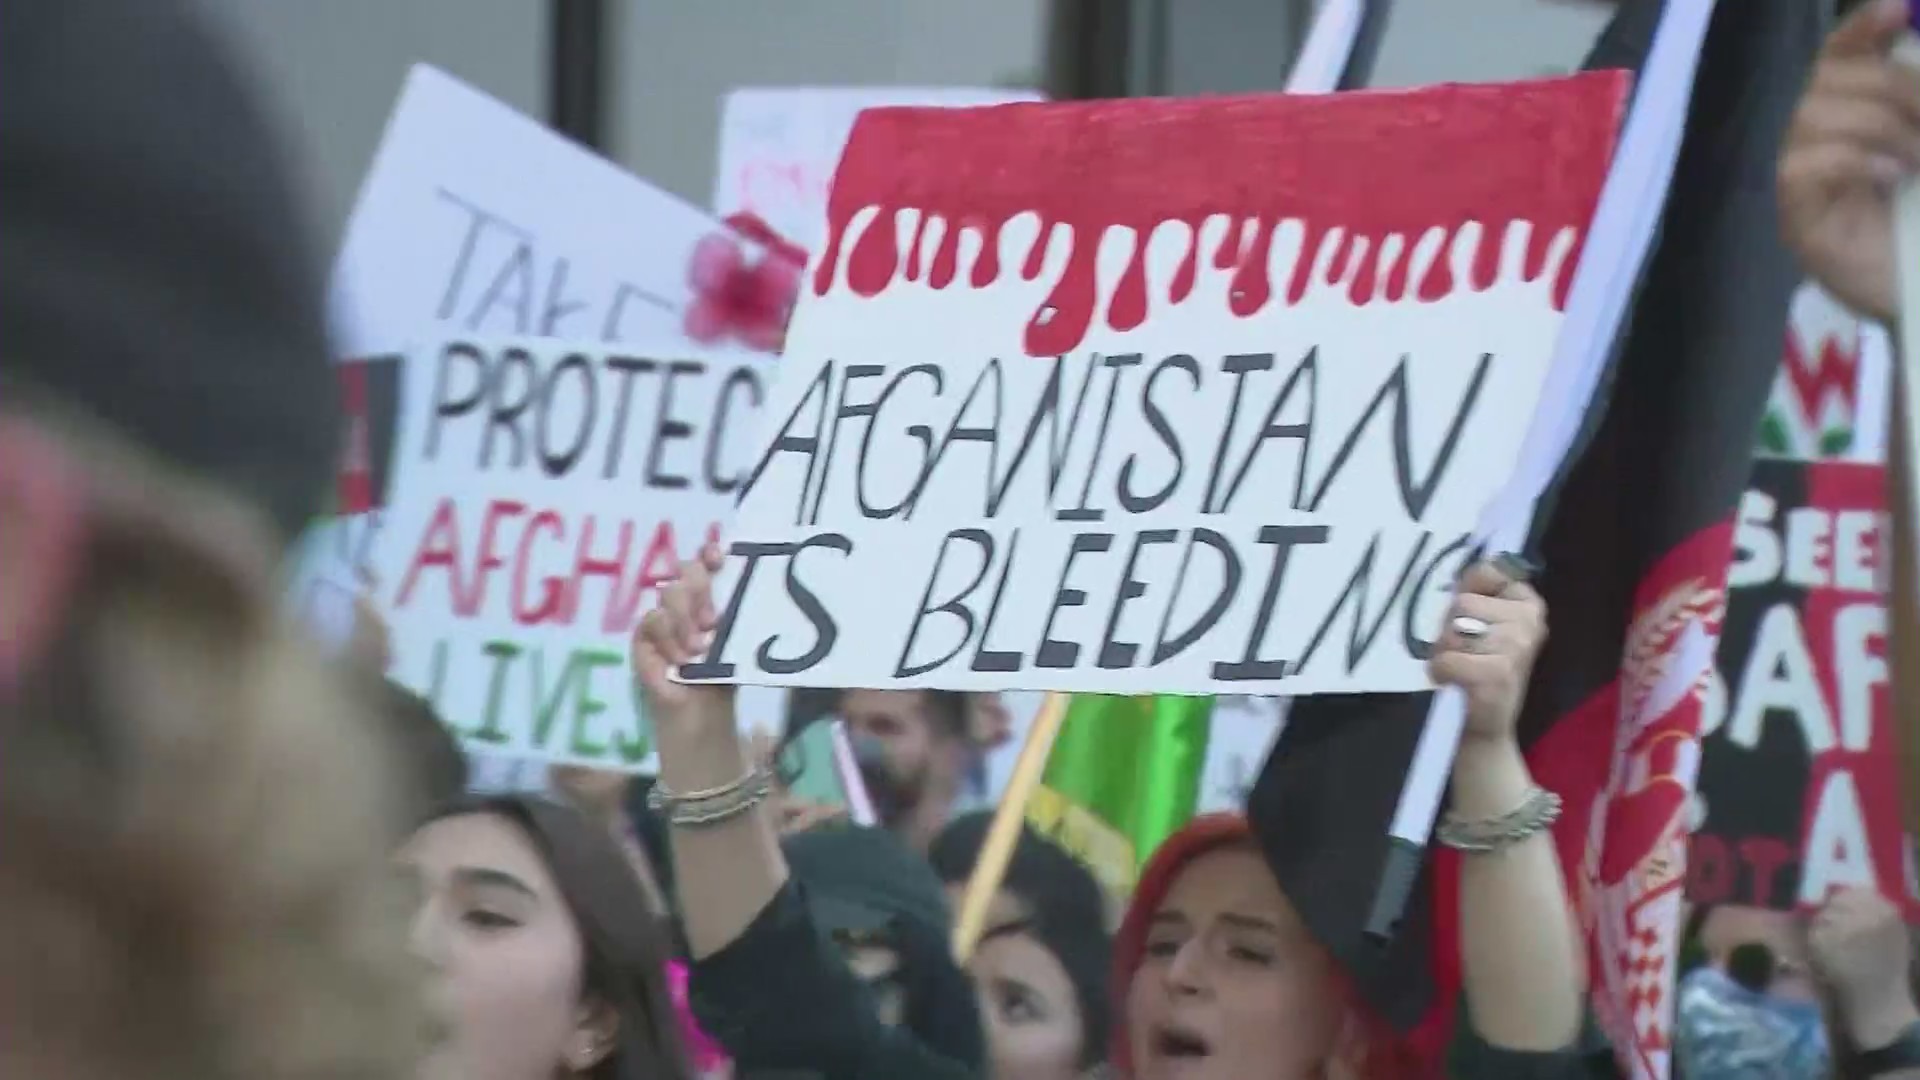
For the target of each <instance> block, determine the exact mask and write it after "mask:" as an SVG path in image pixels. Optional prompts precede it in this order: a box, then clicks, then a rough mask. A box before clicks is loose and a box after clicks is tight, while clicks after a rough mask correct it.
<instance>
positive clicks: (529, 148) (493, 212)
mask: <svg viewBox="0 0 1920 1080" xmlns="http://www.w3.org/2000/svg"><path fill="white" fill-rule="evenodd" d="M720 229H721V226H720V224H719V223H718V222H716V221H715V220H714V219H713V218H712V217H711V216H709V215H708V214H707V213H706V212H705V211H703V210H701V209H699V208H697V207H695V206H693V205H692V204H690V203H687V202H685V201H683V200H681V199H679V198H677V197H676V196H673V195H671V194H668V193H667V192H665V191H662V190H661V189H659V188H657V187H654V186H653V185H651V184H649V183H647V182H646V181H644V180H641V179H640V178H638V177H636V176H634V175H632V174H631V173H629V172H627V171H626V170H624V169H622V168H620V167H619V166H618V165H615V164H613V163H612V162H610V161H608V160H606V159H605V158H603V157H601V156H599V155H598V154H595V153H594V152H592V151H591V150H588V149H586V148H585V147H583V146H581V145H579V144H578V143H575V142H573V141H572V140H570V139H568V138H566V137H564V136H562V135H559V134H557V133H555V132H553V131H552V130H550V129H549V128H547V127H546V126H544V125H542V124H541V123H539V122H538V121H536V120H534V119H533V118H531V117H528V116H524V115H522V114H521V113H519V112H516V111H515V110H514V109H513V108H512V107H511V106H508V105H505V104H502V103H501V102H499V101H496V100H495V99H493V98H491V97H488V96H487V95H486V94H484V93H482V92H481V91H479V90H476V89H474V88H473V87H471V86H468V85H466V84H465V83H462V82H460V81H459V80H457V79H455V78H453V77H452V76H451V75H448V74H447V73H445V72H443V71H440V70H438V69H436V68H433V67H430V66H428V65H426V64H417V65H415V66H414V68H413V71H412V72H411V73H410V74H409V75H408V76H407V81H406V84H405V86H404V87H403V88H402V89H401V92H400V99H399V102H398V103H397V104H396V105H395V106H394V111H393V117H392V118H391V119H390V120H389V121H388V122H387V130H386V134H385V136H383V137H382V139H381V141H380V149H379V151H378V153H376V154H375V156H374V159H373V165H372V167H371V168H370V169H369V170H368V171H367V178H366V180H365V182H364V183H363V184H362V185H361V188H360V195H359V198H358V199H357V201H356V202H355V203H354V209H353V215H352V217H351V218H350V219H349V220H348V222H347V232H346V238H345V240H344V241H343V242H342V244H341V247H340V255H339V259H338V261H337V262H336V263H335V264H334V272H333V285H332V306H333V310H334V325H335V327H336V328H337V332H339V333H340V334H341V335H342V340H341V341H340V342H339V347H340V348H341V349H342V350H343V351H344V352H346V353H349V354H352V353H359V352H368V351H377V350H382V349H391V348H395V347H402V348H411V347H412V346H414V345H416V344H418V343H419V342H421V341H425V340H427V339H430V338H433V337H434V336H435V335H436V334H437V333H438V332H439V330H440V328H441V327H445V328H446V329H448V330H452V331H454V332H457V333H463V334H494V335H520V336H535V337H559V338H566V339H568V340H576V341H644V342H649V343H662V344H664V343H668V342H672V341H675V340H676V339H678V338H680V337H681V332H682V319H683V318H684V313H685V311H686V309H687V307H688V306H689V305H690V304H691V303H692V302H693V289H692V285H691V283H690V280H689V276H688V270H689V267H690V265H691V262H692V258H693V252H694V249H695V247H696V246H697V245H698V244H699V243H700V241H701V240H702V239H704V238H706V237H707V236H709V235H712V234H713V233H716V232H718V231H720Z"/></svg>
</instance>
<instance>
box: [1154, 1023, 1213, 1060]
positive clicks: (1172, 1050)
mask: <svg viewBox="0 0 1920 1080" xmlns="http://www.w3.org/2000/svg"><path fill="white" fill-rule="evenodd" d="M1153 1046H1154V1050H1155V1051H1156V1052H1157V1053H1158V1054H1159V1055H1160V1056H1161V1057H1163V1058H1168V1059H1171V1060H1174V1061H1193V1060H1199V1059H1201V1058H1205V1057H1206V1056H1207V1055H1208V1054H1211V1053H1212V1052H1213V1048H1212V1047H1211V1046H1209V1045H1208V1044H1207V1040H1206V1039H1205V1038H1203V1037H1201V1036H1200V1035H1199V1033H1197V1032H1195V1031H1192V1030H1190V1029H1188V1028H1179V1027H1163V1028H1161V1029H1160V1030H1159V1031H1157V1032H1155V1033H1154V1036H1153Z"/></svg>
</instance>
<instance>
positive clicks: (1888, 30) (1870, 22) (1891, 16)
mask: <svg viewBox="0 0 1920 1080" xmlns="http://www.w3.org/2000/svg"><path fill="white" fill-rule="evenodd" d="M1906 28H1907V0H1869V2H1868V3H1865V4H1861V5H1860V6H1859V7H1858V8H1856V9H1854V11H1853V12H1852V13H1851V14H1849V15H1848V16H1847V17H1846V18H1845V19H1842V20H1841V21H1840V25H1839V26H1836V27H1834V29H1833V33H1831V34H1829V35H1828V36H1827V43H1826V45H1825V46H1824V47H1822V49H1821V53H1822V55H1824V56H1827V57H1858V56H1870V55H1878V54H1881V53H1885V52H1886V51H1887V50H1888V49H1890V48H1892V47H1893V42H1894V39H1895V38H1898V37H1899V36H1900V34H1901V33H1902V32H1904V31H1905V30H1906Z"/></svg>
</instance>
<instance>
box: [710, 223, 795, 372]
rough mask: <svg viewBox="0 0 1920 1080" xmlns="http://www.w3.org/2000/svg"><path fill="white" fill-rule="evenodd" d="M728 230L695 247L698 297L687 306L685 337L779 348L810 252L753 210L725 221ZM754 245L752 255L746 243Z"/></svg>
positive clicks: (761, 349) (785, 332) (767, 348)
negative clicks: (763, 220) (768, 224)
mask: <svg viewBox="0 0 1920 1080" xmlns="http://www.w3.org/2000/svg"><path fill="white" fill-rule="evenodd" d="M727 225H728V228H729V231H728V232H724V233H714V234H713V235H711V236H708V237H706V238H705V239H703V240H701V241H700V243H699V244H697V245H695V246H694V249H693V260H692V262H691V264H690V265H689V266H688V268H687V281H688V283H689V284H690V285H692V286H693V292H694V302H693V305H692V306H691V307H689V308H688V309H687V315H686V324H685V325H686V331H687V336H688V337H690V338H692V339H693V340H695V341H698V342H702V343H706V344H711V343H714V342H718V341H723V340H733V341H738V342H740V343H741V344H744V345H746V346H747V347H748V348H752V349H758V350H760V351H762V352H772V353H777V352H779V351H780V349H781V347H782V346H783V345H784V344H785V343H786V337H787V319H788V318H789V317H790V316H791V315H792V314H793V304H794V300H795V299H796V298H797V297H798V296H799V295H800V276H801V273H802V272H803V270H804V269H805V267H806V255H805V253H804V252H802V251H800V249H799V248H797V247H795V246H794V245H792V244H791V243H788V242H787V241H785V240H784V239H782V238H781V237H779V236H778V234H776V233H774V232H773V230H772V229H770V228H768V227H767V226H766V224H765V222H762V221H760V219H758V218H756V217H753V216H751V215H735V216H734V217H732V218H729V219H728V220H727ZM743 238H744V239H745V240H746V241H747V242H749V243H752V244H753V245H754V248H755V250H754V251H753V252H752V254H751V255H750V254H749V250H748V247H747V243H743V242H742V240H743Z"/></svg>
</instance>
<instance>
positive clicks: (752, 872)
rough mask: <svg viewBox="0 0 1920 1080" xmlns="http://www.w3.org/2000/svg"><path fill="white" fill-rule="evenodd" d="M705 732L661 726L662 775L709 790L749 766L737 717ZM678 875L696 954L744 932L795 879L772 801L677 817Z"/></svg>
mask: <svg viewBox="0 0 1920 1080" xmlns="http://www.w3.org/2000/svg"><path fill="white" fill-rule="evenodd" d="M702 727H703V728H704V729H705V730H702V731H700V732H699V733H698V734H697V735H694V736H691V737H689V736H686V735H685V734H684V733H678V734H676V733H670V732H667V731H662V732H661V733H660V782H661V784H662V785H664V786H665V787H666V789H667V790H668V791H670V792H694V791H709V790H712V789H715V788H719V787H724V786H726V785H728V784H732V783H735V782H736V781H738V780H739V779H740V778H741V777H742V776H743V775H745V774H746V771H747V768H748V765H749V760H750V759H749V755H748V754H747V752H746V748H745V746H744V745H743V744H742V743H741V740H740V738H739V737H738V735H736V734H735V733H734V729H733V725H732V723H731V722H730V718H729V722H727V723H724V724H721V723H715V724H710V725H702ZM672 847H673V866H674V879H675V884H676V886H677V890H678V892H679V899H680V913H681V922H682V923H683V925H684V926H685V928H686V935H687V945H688V948H689V949H690V950H691V951H692V953H693V957H694V959H696V960H699V959H703V958H705V957H708V956H712V955H713V954H714V953H716V952H719V951H720V950H721V949H723V948H725V947H726V946H727V945H728V944H729V943H731V942H733V941H734V940H735V939H737V938H739V937H740V935H741V934H742V933H743V932H745V930H746V929H747V927H748V926H749V925H750V924H751V923H752V922H753V920H754V916H756V915H758V914H760V912H761V910H762V909H764V908H765V907H766V906H767V904H768V903H769V902H771V901H772V900H773V898H774V895H775V894H776V893H778V892H779V891H780V888H781V886H783V885H785V884H786V881H787V861H786V858H785V857H784V856H783V855H781V853H780V841H779V837H778V835H777V834H776V832H775V830H774V826H773V822H772V820H771V818H770V816H769V814H768V812H767V807H766V805H765V804H764V803H762V804H760V805H757V806H755V807H753V808H752V809H751V810H749V811H747V812H746V813H743V814H740V815H738V816H737V817H733V818H730V819H728V820H726V821H720V822H715V823H712V824H707V825H675V826H673V831H672Z"/></svg>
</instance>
